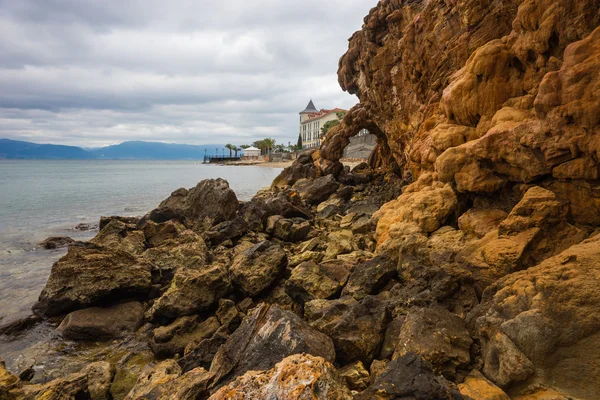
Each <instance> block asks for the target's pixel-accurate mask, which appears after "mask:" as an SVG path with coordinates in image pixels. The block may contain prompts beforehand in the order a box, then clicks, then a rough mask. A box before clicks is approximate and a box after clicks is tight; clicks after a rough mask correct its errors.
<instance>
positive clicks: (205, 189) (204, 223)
mask: <svg viewBox="0 0 600 400" xmlns="http://www.w3.org/2000/svg"><path fill="white" fill-rule="evenodd" d="M238 205H239V203H238V200H237V197H236V196H235V193H234V192H233V190H231V189H230V188H229V184H228V183H227V181H226V180H224V179H220V178H219V179H206V180H203V181H201V182H200V183H198V184H197V185H196V187H194V188H191V189H189V190H187V189H184V188H180V189H177V190H176V191H174V192H173V193H171V196H170V197H169V198H167V199H166V200H164V201H163V202H162V203H160V205H159V206H158V208H156V209H154V210H152V211H150V213H148V215H146V217H144V218H145V219H149V220H151V221H154V222H157V223H161V222H166V221H168V220H171V219H178V220H180V221H181V222H183V224H184V225H185V226H186V227H188V228H191V229H193V230H195V231H197V232H202V231H206V230H208V229H210V228H211V227H212V226H214V225H216V224H218V223H221V222H223V221H229V220H231V219H233V218H234V217H235V215H236V212H237V209H238Z"/></svg>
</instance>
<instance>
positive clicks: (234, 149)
mask: <svg viewBox="0 0 600 400" xmlns="http://www.w3.org/2000/svg"><path fill="white" fill-rule="evenodd" d="M231 150H233V151H234V152H235V158H237V153H238V151H240V150H241V149H240V148H239V147H237V146H235V145H234V146H232V148H231Z"/></svg>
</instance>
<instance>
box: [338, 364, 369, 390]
mask: <svg viewBox="0 0 600 400" xmlns="http://www.w3.org/2000/svg"><path fill="white" fill-rule="evenodd" d="M339 374H340V377H342V378H343V379H344V380H345V381H346V385H348V387H349V388H350V389H352V390H357V391H359V392H362V391H363V390H365V389H366V388H367V386H369V378H370V375H369V371H367V370H366V369H365V366H364V365H363V363H362V362H360V361H356V362H355V363H352V364H348V365H346V366H345V367H343V368H341V369H340V370H339Z"/></svg>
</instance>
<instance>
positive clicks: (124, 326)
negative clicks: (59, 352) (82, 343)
mask: <svg viewBox="0 0 600 400" xmlns="http://www.w3.org/2000/svg"><path fill="white" fill-rule="evenodd" d="M143 319H144V307H143V306H142V304H141V303H139V302H129V303H123V304H118V305H116V306H112V307H107V308H100V307H91V308H86V309H83V310H77V311H73V312H72V313H69V314H67V316H66V317H65V318H64V319H63V320H62V322H61V324H60V325H59V326H58V328H57V329H56V330H57V331H58V332H60V333H61V334H62V335H63V336H64V337H66V338H68V339H72V340H110V339H118V338H122V337H125V336H127V335H129V334H131V333H133V332H135V331H136V330H137V329H138V328H139V327H140V326H141V325H142V323H143Z"/></svg>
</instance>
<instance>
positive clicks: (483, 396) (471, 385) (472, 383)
mask: <svg viewBox="0 0 600 400" xmlns="http://www.w3.org/2000/svg"><path fill="white" fill-rule="evenodd" d="M458 390H459V391H460V394H462V395H463V396H464V397H466V398H469V399H478V400H510V397H508V395H507V394H506V393H504V391H503V390H502V389H500V388H499V387H498V386H496V385H494V384H493V383H492V382H490V381H489V380H488V379H486V378H485V376H483V375H482V374H481V373H480V372H478V371H474V372H472V373H471V374H470V375H469V376H467V377H466V378H465V381H464V382H463V383H461V384H460V385H458Z"/></svg>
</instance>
